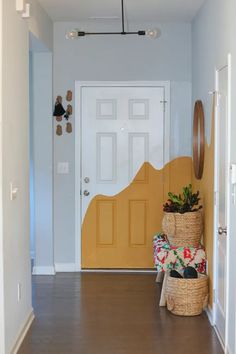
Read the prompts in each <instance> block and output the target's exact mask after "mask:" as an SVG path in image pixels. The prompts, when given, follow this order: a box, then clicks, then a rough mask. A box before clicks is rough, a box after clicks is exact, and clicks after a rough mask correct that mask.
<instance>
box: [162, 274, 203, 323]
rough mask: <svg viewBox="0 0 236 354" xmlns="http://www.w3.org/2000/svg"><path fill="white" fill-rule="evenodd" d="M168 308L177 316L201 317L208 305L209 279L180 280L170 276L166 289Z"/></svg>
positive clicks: (201, 276) (201, 277) (200, 277)
mask: <svg viewBox="0 0 236 354" xmlns="http://www.w3.org/2000/svg"><path fill="white" fill-rule="evenodd" d="M166 300H167V308H168V310H169V311H171V312H172V313H173V314H175V315H179V316H197V315H200V314H201V313H202V311H203V309H204V308H205V307H206V306H207V303H208V277H207V276H206V275H201V274H199V277H198V278H197V279H178V278H172V277H170V276H168V279H167V287H166Z"/></svg>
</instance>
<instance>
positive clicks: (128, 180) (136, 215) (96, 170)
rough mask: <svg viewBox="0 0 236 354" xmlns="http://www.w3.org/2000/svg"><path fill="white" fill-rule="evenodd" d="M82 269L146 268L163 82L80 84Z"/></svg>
mask: <svg viewBox="0 0 236 354" xmlns="http://www.w3.org/2000/svg"><path fill="white" fill-rule="evenodd" d="M81 97H82V158H81V160H82V162H81V165H82V176H81V181H82V182H81V188H82V196H81V198H82V220H83V223H82V268H153V252H152V238H153V235H154V234H155V233H156V232H157V231H158V230H159V227H160V223H161V219H162V211H161V210H162V208H161V206H162V203H163V197H164V184H163V178H164V171H163V165H164V145H165V144H164V132H165V128H164V125H165V112H164V107H163V101H165V87H162V86H160V87H158V86H156V87H138V86H129V87H127V86H120V87H115V86H113V87H106V86H105V87H84V88H82V96H81Z"/></svg>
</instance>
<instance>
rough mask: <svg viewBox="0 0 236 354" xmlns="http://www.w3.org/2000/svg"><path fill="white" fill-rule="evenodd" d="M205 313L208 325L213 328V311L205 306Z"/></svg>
mask: <svg viewBox="0 0 236 354" xmlns="http://www.w3.org/2000/svg"><path fill="white" fill-rule="evenodd" d="M205 312H206V314H207V317H208V320H209V322H210V324H211V325H212V326H213V327H214V321H213V310H212V308H211V307H209V306H207V307H206V308H205Z"/></svg>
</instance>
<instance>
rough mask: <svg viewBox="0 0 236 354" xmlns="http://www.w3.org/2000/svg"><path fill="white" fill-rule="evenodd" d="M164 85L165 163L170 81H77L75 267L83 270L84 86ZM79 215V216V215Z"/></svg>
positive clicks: (166, 158) (165, 160)
mask: <svg viewBox="0 0 236 354" xmlns="http://www.w3.org/2000/svg"><path fill="white" fill-rule="evenodd" d="M110 86H113V87H132V86H133V87H163V88H164V89H165V90H164V92H165V97H164V101H166V102H165V103H164V104H165V116H164V118H165V121H164V142H165V146H164V164H166V163H167V162H169V160H170V81H82V82H81V81H76V82H75V269H76V271H77V272H80V271H81V261H82V259H81V258H82V257H81V256H82V255H81V226H82V217H81V198H80V195H81V169H82V166H81V156H82V151H81V141H82V139H81V137H82V124H81V122H82V106H81V102H82V89H83V87H110ZM78 215H79V217H77V216H78Z"/></svg>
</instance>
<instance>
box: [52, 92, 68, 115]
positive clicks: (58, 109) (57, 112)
mask: <svg viewBox="0 0 236 354" xmlns="http://www.w3.org/2000/svg"><path fill="white" fill-rule="evenodd" d="M65 113H66V111H65V109H64V107H63V106H62V97H61V96H57V99H56V102H55V107H54V112H53V116H54V117H61V116H63V114H65Z"/></svg>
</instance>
